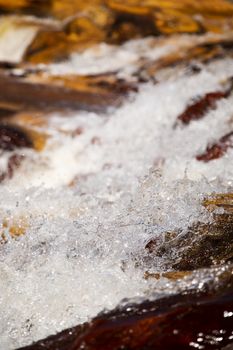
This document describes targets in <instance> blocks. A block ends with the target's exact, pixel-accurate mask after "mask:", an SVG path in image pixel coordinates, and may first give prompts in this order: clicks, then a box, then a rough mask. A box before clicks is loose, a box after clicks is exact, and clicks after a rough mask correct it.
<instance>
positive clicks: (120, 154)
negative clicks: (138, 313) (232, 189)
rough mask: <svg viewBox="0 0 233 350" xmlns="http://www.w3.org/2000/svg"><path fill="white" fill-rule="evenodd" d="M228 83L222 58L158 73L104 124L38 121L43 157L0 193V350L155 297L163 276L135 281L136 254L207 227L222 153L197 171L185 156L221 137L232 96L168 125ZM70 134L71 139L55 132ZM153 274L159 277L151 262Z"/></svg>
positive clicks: (30, 161)
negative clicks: (15, 226) (182, 123)
mask: <svg viewBox="0 0 233 350" xmlns="http://www.w3.org/2000/svg"><path fill="white" fill-rule="evenodd" d="M142 44H143V41H142V42H141V43H140V45H142ZM128 45H130V44H128ZM136 47H137V45H136ZM129 48H130V46H129ZM106 59H107V58H106ZM130 62H131V61H130ZM105 68H106V67H105ZM232 74H233V60H232V59H225V60H219V61H216V62H212V63H210V64H208V65H206V66H203V67H202V71H201V72H200V73H198V74H196V75H193V76H190V75H188V74H187V72H179V73H178V72H177V71H174V74H172V75H170V76H169V78H166V79H165V78H162V75H161V77H160V79H161V81H160V83H159V84H157V85H153V84H151V83H148V84H145V85H142V86H141V87H140V92H139V93H138V94H137V95H136V96H132V97H130V98H129V100H127V101H126V102H125V104H124V105H123V106H122V107H121V108H119V109H117V110H113V111H111V112H109V114H108V115H107V116H106V115H105V116H103V115H97V114H94V113H84V112H79V113H76V114H75V113H74V114H73V115H69V116H68V115H67V116H66V115H60V114H54V115H51V116H50V119H49V125H48V128H47V129H48V130H47V131H48V133H50V135H51V138H50V140H49V142H48V144H47V146H46V148H45V150H44V151H43V152H41V153H40V154H37V153H34V152H33V151H27V150H24V151H23V153H24V154H25V155H26V156H27V159H26V160H25V162H24V165H23V166H22V167H21V168H20V169H18V171H17V172H16V174H15V176H14V178H13V179H12V180H10V181H8V182H7V183H6V184H5V186H4V185H2V187H1V189H0V196H1V198H3V199H4V200H2V202H1V207H0V212H1V217H2V218H7V219H8V221H10V222H14V221H16V222H17V220H18V219H20V218H22V217H23V218H24V219H25V220H26V223H27V229H26V234H25V235H24V236H22V237H20V238H18V239H11V238H10V237H9V232H8V229H7V228H6V227H3V226H2V228H1V229H2V231H3V232H4V233H5V235H6V236H7V238H8V243H7V244H3V245H1V246H0V251H1V253H0V278H1V284H0V319H1V324H0V348H3V349H6V350H10V349H14V348H16V347H18V346H20V345H24V344H28V343H30V342H32V341H34V340H37V339H39V338H42V337H45V336H48V335H50V334H52V333H55V332H57V331H59V330H62V329H64V328H67V327H70V326H72V325H75V324H78V323H82V322H84V321H86V320H88V319H90V318H91V317H93V316H95V315H96V314H97V313H98V312H100V311H101V310H103V309H104V308H109V309H110V308H113V307H115V306H116V305H117V304H118V303H119V302H120V301H121V300H122V299H123V298H134V297H148V295H150V294H151V292H156V290H159V291H161V290H163V291H166V288H167V281H166V279H162V280H161V281H159V282H158V281H153V280H151V281H146V280H145V279H144V278H143V275H144V272H145V270H146V268H147V266H146V265H143V254H144V246H145V244H146V243H147V241H148V240H149V239H150V238H152V237H154V236H157V237H163V233H164V232H166V231H173V230H177V229H179V228H183V230H185V228H187V227H188V226H189V225H191V224H192V223H193V222H195V221H196V220H199V221H202V222H206V221H209V220H211V216H210V215H209V214H207V213H206V212H205V210H204V209H203V208H202V207H201V202H202V200H203V198H204V197H205V196H206V195H208V194H211V193H212V192H224V191H228V190H229V186H231V185H232V170H233V168H232V163H231V162H230V161H229V159H231V156H232V151H231V150H229V151H228V153H227V154H226V155H225V156H224V157H223V158H222V159H219V160H216V161H212V162H209V163H208V164H204V163H201V162H198V161H197V160H196V159H195V156H196V155H197V154H198V153H199V152H201V151H203V150H204V149H205V148H206V145H207V144H208V142H210V141H213V140H217V139H218V138H219V137H221V136H222V135H224V134H225V133H226V132H228V131H229V125H231V123H232V121H231V117H232V114H233V107H232V106H233V104H232V97H230V98H228V99H227V100H226V99H223V100H221V101H219V102H218V105H217V109H216V110H212V111H209V113H208V114H207V115H206V116H205V118H203V119H202V120H199V121H198V122H195V121H194V122H192V123H191V124H190V125H189V126H186V127H177V128H175V129H174V127H173V126H174V123H175V121H176V118H177V116H178V115H179V114H180V113H181V112H183V110H184V109H185V107H186V106H187V104H188V103H189V102H190V99H191V98H193V97H194V96H198V95H203V94H205V93H207V92H210V91H216V90H218V89H221V88H222V85H221V84H222V81H223V80H225V79H226V78H228V77H229V76H231V75H232ZM78 127H81V128H82V129H83V133H82V134H81V135H78V136H76V137H73V136H71V135H69V133H67V132H69V131H73V130H74V129H76V128H78ZM61 129H62V131H63V132H61ZM64 131H66V133H64ZM93 138H95V140H98V142H92V141H93ZM75 177H76V181H74V182H73V187H68V184H69V183H70V182H71V181H72V180H73V179H74V178H75ZM135 262H137V264H135ZM154 270H155V271H161V270H163V258H158V259H155V261H154ZM195 283H196V285H198V283H199V281H198V279H197V280H196V282H195ZM175 290H176V289H174V290H173V291H175Z"/></svg>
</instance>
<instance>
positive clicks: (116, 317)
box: [20, 267, 233, 350]
mask: <svg viewBox="0 0 233 350" xmlns="http://www.w3.org/2000/svg"><path fill="white" fill-rule="evenodd" d="M231 269H232V267H229V270H228V271H225V272H223V273H222V275H220V276H218V280H219V281H220V284H219V285H218V287H217V288H216V289H215V288H210V287H209V288H206V290H202V291H197V292H194V291H189V292H188V291H186V292H184V293H181V294H177V295H173V296H170V297H165V298H161V299H159V300H155V301H144V302H141V303H140V304H131V305H130V304H129V305H127V306H124V307H118V308H116V309H115V310H113V311H112V312H107V313H103V314H100V315H99V316H97V317H96V318H94V319H93V320H92V321H91V322H90V323H87V324H84V325H81V326H77V327H74V328H71V329H68V330H65V331H63V332H61V333H59V334H57V335H54V336H51V337H49V338H47V339H44V340H42V341H39V342H37V343H35V344H33V345H30V346H26V347H24V348H21V349H20V350H58V349H59V350H79V349H83V350H87V349H88V350H97V349H98V350H102V349H106V350H119V349H128V350H139V349H147V350H152V349H153V350H154V349H158V350H159V349H161V350H162V349H163V350H168V349H169V350H171V349H174V350H175V349H177V350H178V349H179V350H181V349H183V350H186V349H193V348H194V347H196V348H201V349H206V350H208V349H222V348H223V347H224V346H227V345H229V344H232V343H233V339H232V331H233V322H232V319H233V280H232V271H231ZM210 314H211V317H210Z"/></svg>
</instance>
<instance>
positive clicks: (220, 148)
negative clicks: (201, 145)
mask: <svg viewBox="0 0 233 350" xmlns="http://www.w3.org/2000/svg"><path fill="white" fill-rule="evenodd" d="M232 147H233V132H232V131H231V132H229V133H228V134H226V135H224V136H223V137H221V138H220V140H219V141H217V142H216V143H214V144H212V145H208V146H207V148H206V151H205V152H204V153H202V154H199V155H197V156H196V159H197V160H199V161H202V162H205V163H208V162H210V161H211V160H214V159H219V158H221V157H223V156H224V155H225V154H226V152H227V151H228V149H229V148H232Z"/></svg>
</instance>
